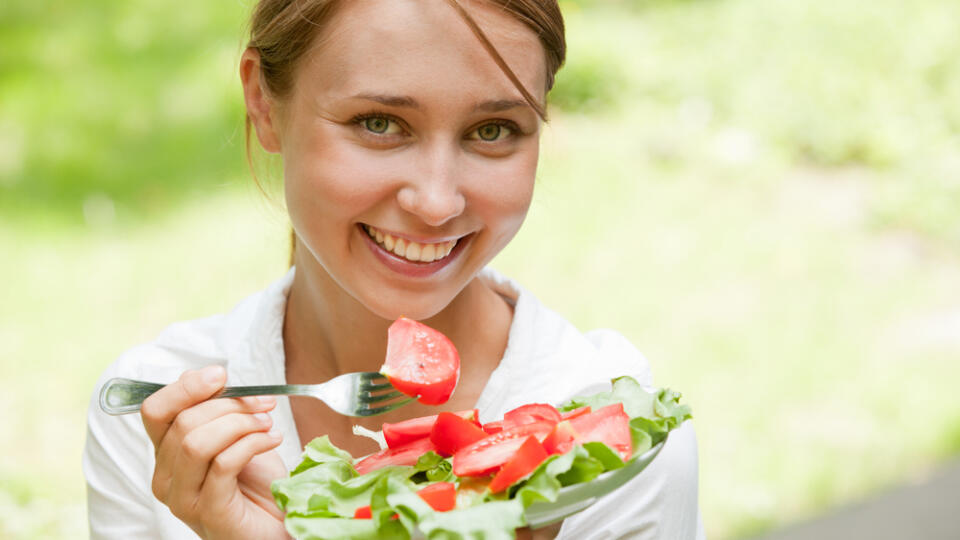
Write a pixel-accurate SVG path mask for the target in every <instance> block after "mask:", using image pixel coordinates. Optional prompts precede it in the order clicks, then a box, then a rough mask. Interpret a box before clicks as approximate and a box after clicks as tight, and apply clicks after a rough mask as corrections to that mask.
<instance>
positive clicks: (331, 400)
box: [100, 371, 416, 416]
mask: <svg viewBox="0 0 960 540" xmlns="http://www.w3.org/2000/svg"><path fill="white" fill-rule="evenodd" d="M381 380H382V382H381ZM164 386H165V385H163V384H158V383H152V382H145V381H136V380H133V379H124V378H113V379H110V380H109V381H107V383H106V384H105V385H103V389H101V390H100V408H101V409H103V411H104V412H105V413H107V414H127V413H132V412H137V411H139V410H140V405H141V404H142V403H143V400H145V399H147V398H148V397H149V396H150V395H151V394H153V393H154V392H156V391H157V390H159V389H161V388H163V387H164ZM391 389H393V386H392V385H391V384H390V383H389V382H387V379H386V377H384V376H383V375H381V374H379V373H376V372H373V371H367V372H362V373H344V374H343V375H340V376H338V377H334V378H332V379H330V380H329V381H327V382H325V383H320V384H274V385H263V386H227V387H226V388H224V389H223V390H221V391H220V392H219V393H217V394H215V395H213V396H212V397H211V399H213V398H226V397H243V396H310V397H315V398H317V399H319V400H321V401H323V402H324V403H326V404H327V405H328V406H329V407H330V408H331V409H333V410H335V411H337V412H338V413H340V414H343V415H346V416H374V415H377V414H383V413H385V412H389V411H392V410H394V409H396V408H397V407H402V406H404V405H406V404H407V403H410V402H411V401H413V400H414V399H416V398H413V397H410V398H406V399H402V400H399V401H391V400H393V399H394V398H398V397H400V396H403V395H404V394H401V393H400V392H397V391H396V390H393V391H387V390H391ZM387 402H389V403H387Z"/></svg>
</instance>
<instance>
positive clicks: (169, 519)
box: [83, 269, 704, 540]
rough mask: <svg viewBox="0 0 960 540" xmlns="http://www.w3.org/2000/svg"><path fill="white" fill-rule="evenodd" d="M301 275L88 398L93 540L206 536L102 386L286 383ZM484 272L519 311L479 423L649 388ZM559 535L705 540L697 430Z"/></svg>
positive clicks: (109, 373)
mask: <svg viewBox="0 0 960 540" xmlns="http://www.w3.org/2000/svg"><path fill="white" fill-rule="evenodd" d="M293 274H294V270H293V269H291V270H290V272H288V273H287V275H285V276H284V277H283V278H282V279H280V280H278V281H276V282H275V283H273V284H271V285H270V286H269V287H268V288H267V289H266V290H264V291H261V292H259V293H256V294H254V295H252V296H250V297H248V298H247V299H245V300H244V301H242V302H241V303H240V304H239V305H237V306H236V307H235V308H234V309H233V310H232V311H230V312H229V313H227V314H221V315H215V316H212V317H207V318H204V319H198V320H193V321H186V322H180V323H176V324H173V325H171V326H169V327H168V328H166V329H165V330H164V331H163V332H162V333H161V334H160V335H159V336H158V337H157V338H156V339H155V340H154V341H152V342H150V343H147V344H143V345H140V346H137V347H134V348H133V349H131V350H129V351H127V352H125V353H124V354H123V355H121V357H120V358H119V359H118V360H117V361H115V362H114V363H113V364H112V365H110V367H108V368H107V369H106V371H105V372H104V373H103V375H102V376H101V377H100V380H99V382H98V384H97V387H96V390H95V392H94V394H93V397H92V399H91V402H90V409H89V413H88V419H87V424H88V425H87V441H86V446H85V447H84V451H83V471H84V475H85V476H86V479H87V505H88V513H89V519H90V537H91V539H92V540H99V539H128V538H137V539H151V538H153V539H194V538H197V535H196V534H195V533H194V532H193V531H192V530H191V529H190V528H189V527H187V526H186V525H185V524H184V523H183V522H181V521H180V520H179V519H177V518H176V517H175V516H174V515H173V514H172V513H171V512H170V510H169V509H168V508H167V507H166V505H164V504H163V503H161V502H160V501H158V500H157V499H156V498H155V497H154V496H153V494H152V492H151V488H150V485H151V478H152V476H153V469H154V449H153V445H152V443H151V442H150V439H149V437H148V436H147V434H146V431H145V430H144V428H143V423H142V422H141V420H140V417H139V415H135V414H129V415H124V416H109V415H107V414H105V413H103V412H102V411H100V409H99V406H98V393H99V389H100V387H101V385H102V384H103V383H104V382H105V381H106V380H107V379H109V378H111V377H127V378H130V379H140V380H146V381H154V382H160V383H169V382H173V381H174V380H176V379H177V378H178V377H179V376H180V374H181V373H182V372H183V371H185V370H188V369H197V368H200V367H203V366H206V365H210V364H220V365H223V366H225V367H226V369H227V382H228V384H231V385H248V384H284V383H285V382H286V376H285V360H284V349H283V317H284V311H285V306H286V300H287V294H288V293H289V290H290V285H291V283H292V282H293ZM480 277H481V279H483V280H485V281H486V283H488V284H489V285H490V286H491V287H492V288H493V289H494V290H495V291H497V292H498V293H499V294H501V295H502V296H503V297H504V298H505V299H506V300H507V301H508V302H510V303H511V304H512V305H513V306H514V316H513V321H512V323H511V326H510V334H509V337H508V342H507V349H506V351H505V352H504V355H503V359H502V360H501V361H500V365H499V366H498V367H497V369H496V370H494V372H493V374H492V375H491V376H490V379H489V381H487V384H486V386H485V387H484V389H483V392H482V393H481V394H480V398H479V399H478V400H477V404H476V407H477V408H478V409H479V410H480V418H481V421H483V422H488V421H491V420H494V419H497V418H499V417H501V416H502V415H503V413H504V412H506V411H509V410H510V409H512V408H514V407H517V406H519V405H522V404H524V403H530V402H546V403H553V404H557V405H559V404H560V403H562V402H564V401H566V400H567V399H569V398H571V397H573V396H576V395H583V394H589V393H594V392H597V391H602V390H604V389H609V381H610V379H612V378H614V377H618V376H621V375H630V376H632V377H634V378H635V379H637V380H638V381H639V382H640V383H641V384H645V385H650V384H652V382H653V380H652V376H651V374H650V367H649V364H648V363H647V361H646V359H645V358H644V357H643V356H642V355H641V354H640V353H639V352H638V351H637V350H636V349H635V348H634V347H633V346H632V345H631V344H630V343H629V342H628V341H627V340H626V339H625V338H623V337H622V336H621V335H620V334H618V333H616V332H613V331H610V330H595V331H592V332H588V333H586V334H582V333H580V332H579V331H578V330H577V329H576V328H574V327H573V326H572V325H571V324H570V323H568V322H567V321H566V320H564V319H563V318H562V317H560V316H559V315H557V314H556V313H554V312H553V311H551V310H549V309H547V308H546V307H544V306H543V305H542V304H540V302H539V301H538V300H537V299H536V298H535V297H534V296H533V295H532V294H531V293H530V292H528V291H525V290H524V289H523V288H521V287H520V286H519V285H517V284H516V283H515V282H513V281H511V280H509V279H507V278H504V277H503V276H501V275H499V274H497V273H496V272H494V271H492V270H489V269H487V270H484V271H483V273H482V274H481V276H480ZM277 401H278V403H277V407H276V408H275V409H274V410H273V411H272V413H271V415H272V416H273V421H274V426H275V427H276V429H277V430H279V432H280V433H281V434H282V435H283V442H282V443H281V444H280V446H279V447H278V448H277V452H278V453H279V454H280V457H281V459H282V460H283V462H284V464H285V465H286V466H287V469H288V470H292V469H293V468H294V467H295V466H296V465H297V464H298V463H299V462H300V454H301V452H302V449H303V442H304V441H300V438H299V435H298V433H297V428H296V425H295V423H294V420H293V414H292V412H291V410H290V404H289V401H288V400H287V399H285V398H281V399H278V400H277ZM558 538H562V539H570V540H574V539H576V540H586V539H590V540H601V539H603V540H606V539H614V538H631V539H632V538H637V539H645V540H701V539H703V538H704V534H703V526H702V524H701V520H700V514H699V508H698V503H697V446H696V439H695V436H694V432H693V428H692V425H691V423H690V422H686V423H684V425H683V426H682V427H680V428H679V429H678V430H676V431H674V432H672V433H671V434H670V436H669V438H668V439H667V443H666V445H665V446H664V448H663V450H662V451H661V452H660V454H659V455H658V456H657V458H656V459H655V460H654V461H653V463H652V464H651V465H649V466H648V467H647V469H646V470H644V471H643V472H642V473H641V474H640V475H638V476H637V477H636V478H634V479H633V480H631V481H630V482H628V483H627V484H626V485H624V486H623V487H622V488H620V489H619V490H617V491H615V492H613V493H611V494H610V495H608V496H607V497H606V498H605V499H604V500H602V501H601V502H599V503H597V504H595V505H594V506H592V507H590V508H589V509H587V510H585V511H583V512H581V513H579V514H577V515H575V516H572V517H570V518H567V519H566V521H565V522H564V523H563V527H562V529H561V531H560V535H559V536H558Z"/></svg>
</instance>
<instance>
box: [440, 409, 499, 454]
mask: <svg viewBox="0 0 960 540" xmlns="http://www.w3.org/2000/svg"><path fill="white" fill-rule="evenodd" d="M486 437H487V433H486V432H485V431H483V430H482V429H480V427H478V426H477V424H476V423H474V422H471V421H470V420H464V419H463V418H461V417H459V416H457V415H456V414H453V413H449V412H442V413H440V414H438V415H437V421H436V422H434V424H433V429H432V430H430V440H431V441H432V442H433V445H434V446H435V447H436V449H437V453H438V454H440V455H441V456H452V455H453V454H454V452H456V451H457V450H459V449H461V448H463V447H464V446H467V445H468V444H471V443H475V442H477V441H479V440H480V439H483V438H486Z"/></svg>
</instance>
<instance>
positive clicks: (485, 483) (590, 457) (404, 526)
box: [272, 323, 691, 540]
mask: <svg viewBox="0 0 960 540" xmlns="http://www.w3.org/2000/svg"><path fill="white" fill-rule="evenodd" d="M417 324H419V323H417ZM388 356H389V355H388ZM388 363H389V359H388ZM458 367H459V361H458ZM444 392H445V390H444ZM679 400H680V394H679V393H677V392H673V391H671V390H668V389H660V390H647V389H644V388H643V387H641V385H640V384H639V383H637V381H636V380H634V379H633V378H631V377H620V378H617V379H614V380H613V381H612V385H611V390H610V391H608V392H601V393H598V394H594V395H590V396H583V397H577V398H574V399H572V400H570V401H568V402H567V403H564V404H563V405H561V406H560V407H556V408H555V407H553V406H552V405H549V404H543V403H532V404H527V405H523V406H521V407H518V408H516V409H513V410H511V411H509V412H507V413H506V414H504V416H503V418H502V419H500V420H497V421H494V422H489V423H486V424H481V423H480V422H479V419H478V416H477V411H476V410H475V409H474V410H466V411H457V412H441V413H439V414H437V415H434V416H426V417H421V418H414V419H412V420H407V421H404V422H399V423H396V424H384V425H383V430H382V432H381V434H382V438H383V443H384V446H385V447H384V448H383V449H382V450H381V451H380V452H377V453H375V454H372V455H370V456H367V457H364V458H363V459H355V458H354V456H352V455H350V454H349V453H348V452H346V451H344V450H341V449H339V448H337V447H336V446H334V445H333V444H332V443H331V442H330V441H329V439H328V438H327V437H326V436H323V437H319V438H317V439H314V440H313V441H311V442H310V443H309V444H307V446H306V448H305V449H304V453H303V461H302V462H301V463H300V465H299V466H297V468H296V469H294V470H293V471H292V472H291V473H290V476H289V477H288V478H284V479H280V480H276V481H274V483H273V485H272V492H273V496H274V499H275V500H276V502H277V504H278V505H279V506H280V508H281V509H282V510H284V511H285V512H286V519H285V523H286V528H287V531H288V532H289V533H290V534H291V535H292V536H293V537H294V538H298V539H301V540H303V539H353V540H362V539H408V538H411V536H412V535H413V534H414V532H415V531H416V530H419V531H420V532H421V533H422V534H423V535H424V536H425V537H427V538H485V539H500V538H504V539H506V538H515V531H516V529H517V528H519V527H523V526H525V525H526V521H525V518H524V510H525V508H527V507H528V506H529V505H531V504H533V503H534V502H538V501H543V502H553V501H555V500H556V498H557V495H558V493H559V491H560V489H561V488H563V487H565V486H569V485H573V484H580V483H584V482H589V481H591V480H593V479H594V478H596V477H597V476H599V475H601V474H603V473H604V472H606V471H611V470H614V469H618V468H621V467H623V466H624V465H625V464H626V463H628V462H630V461H631V460H633V459H635V458H636V457H637V456H640V455H641V454H643V453H644V452H646V451H647V450H649V449H650V448H652V447H653V446H654V445H656V444H658V443H660V442H661V441H663V440H664V439H666V437H667V434H668V433H669V432H670V431H671V430H672V429H674V428H676V427H678V426H679V425H680V424H681V423H683V421H684V420H686V419H688V418H690V417H691V415H690V408H689V407H688V406H687V405H681V404H680V402H679Z"/></svg>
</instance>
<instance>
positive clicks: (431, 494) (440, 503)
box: [353, 482, 457, 519]
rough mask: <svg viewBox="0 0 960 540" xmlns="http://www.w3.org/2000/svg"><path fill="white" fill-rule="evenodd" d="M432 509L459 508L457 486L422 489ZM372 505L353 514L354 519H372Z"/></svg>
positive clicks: (435, 486)
mask: <svg viewBox="0 0 960 540" xmlns="http://www.w3.org/2000/svg"><path fill="white" fill-rule="evenodd" d="M417 495H419V496H420V498H421V499H423V500H424V501H425V502H426V503H427V504H429V505H430V508H433V509H434V510H436V511H437V512H449V511H450V510H453V509H454V508H456V506H457V486H455V485H453V484H452V483H450V482H437V483H435V484H430V485H429V486H427V487H425V488H423V489H421V490H420V491H418V492H417ZM372 518H373V512H371V509H370V505H369V504H368V505H366V506H361V507H360V508H357V509H356V510H354V512H353V519H372ZM391 519H397V515H396V514H394V515H393V516H391Z"/></svg>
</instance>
